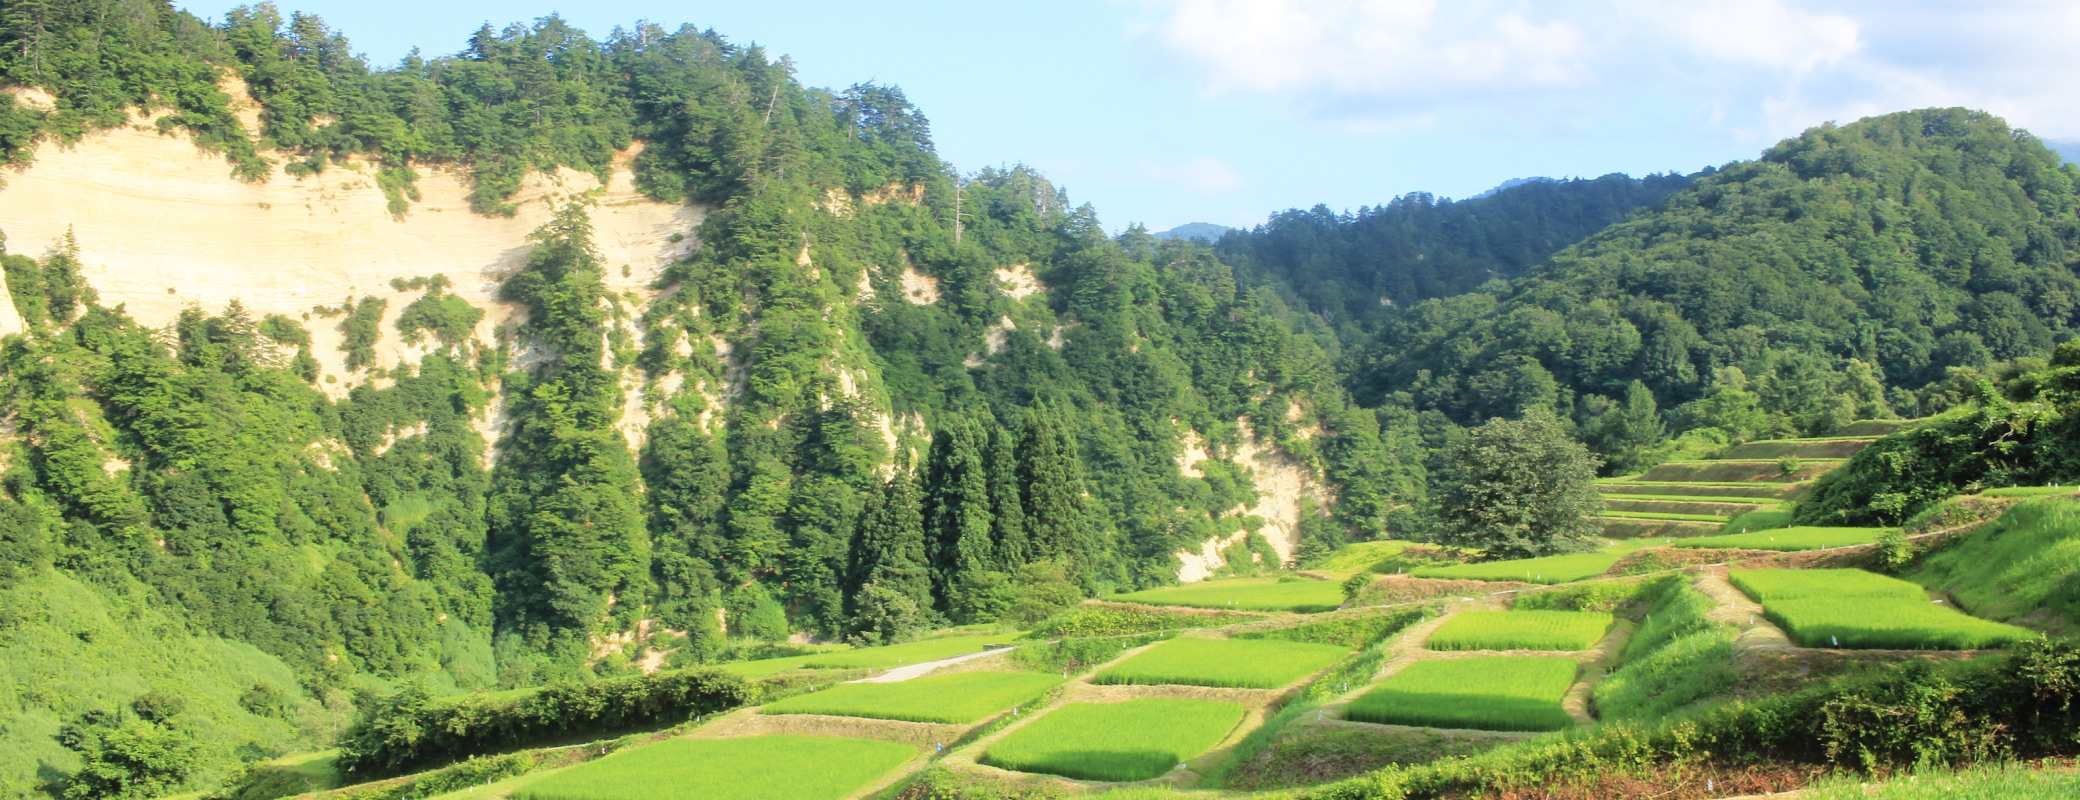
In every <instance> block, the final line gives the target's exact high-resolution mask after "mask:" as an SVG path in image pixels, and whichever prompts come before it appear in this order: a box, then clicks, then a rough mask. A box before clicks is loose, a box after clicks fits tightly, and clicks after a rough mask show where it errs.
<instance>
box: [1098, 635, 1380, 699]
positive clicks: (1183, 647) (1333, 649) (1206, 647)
mask: <svg viewBox="0 0 2080 800" xmlns="http://www.w3.org/2000/svg"><path fill="white" fill-rule="evenodd" d="M1349 654H1350V649H1349V648H1346V647H1340V646H1337V645H1326V644H1309V643H1306V642H1288V641H1281V640H1277V639H1175V640H1172V641H1169V642H1165V643H1163V644H1159V645H1156V646H1155V647H1152V648H1149V649H1148V650H1147V651H1145V652H1142V653H1139V654H1136V655H1135V656H1134V657H1132V658H1129V659H1127V660H1126V661H1123V662H1121V663H1119V664H1118V665H1116V666H1114V667H1112V668H1111V669H1108V670H1105V671H1104V672H1100V673H1098V674H1097V676H1096V677H1094V678H1092V679H1091V682H1092V683H1098V684H1138V685H1143V686H1152V685H1161V684H1174V685H1184V686H1218V687H1226V688H1241V689H1276V688H1278V687H1280V686H1284V685H1286V684H1289V683H1292V682H1293V681H1297V680H1299V679H1301V678H1304V677H1306V676H1308V675H1312V674H1314V673H1316V672H1319V671H1321V670H1322V669H1323V668H1326V667H1328V666H1329V665H1330V664H1333V663H1336V661H1337V660H1338V659H1341V658H1343V657H1344V656H1346V655H1349Z"/></svg>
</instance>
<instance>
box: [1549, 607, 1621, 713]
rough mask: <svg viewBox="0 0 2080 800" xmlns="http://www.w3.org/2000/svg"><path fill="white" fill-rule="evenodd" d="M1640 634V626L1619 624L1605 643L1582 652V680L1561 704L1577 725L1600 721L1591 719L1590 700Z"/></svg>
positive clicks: (1571, 689)
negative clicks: (1598, 685)
mask: <svg viewBox="0 0 2080 800" xmlns="http://www.w3.org/2000/svg"><path fill="white" fill-rule="evenodd" d="M1638 632H1639V626H1638V625H1635V624H1633V622H1632V621H1631V620H1626V619H1621V620H1618V621H1617V622H1616V623H1615V624H1613V625H1611V630H1610V633H1607V634H1604V636H1603V640H1602V641H1599V642H1597V643H1596V646H1595V647H1592V648H1589V649H1588V650H1584V651H1582V653H1581V656H1582V672H1581V677H1580V678H1579V679H1577V680H1575V682H1574V685H1573V686H1569V687H1567V695H1566V696H1565V697H1563V698H1561V700H1560V707H1561V708H1564V709H1567V715H1568V716H1570V717H1574V721H1575V724H1578V725H1581V726H1583V727H1588V726H1590V725H1594V724H1596V718H1595V717H1592V716H1590V715H1589V697H1590V696H1591V695H1593V694H1595V692H1596V684H1597V683H1599V682H1601V681H1602V680H1603V679H1604V677H1605V676H1608V675H1610V674H1611V670H1612V669H1615V668H1616V667H1617V666H1618V656H1619V655H1621V654H1623V653H1624V652H1625V645H1626V644H1627V643H1630V642H1631V641H1632V635H1633V634H1635V633H1638ZM1548 655H1551V654H1548Z"/></svg>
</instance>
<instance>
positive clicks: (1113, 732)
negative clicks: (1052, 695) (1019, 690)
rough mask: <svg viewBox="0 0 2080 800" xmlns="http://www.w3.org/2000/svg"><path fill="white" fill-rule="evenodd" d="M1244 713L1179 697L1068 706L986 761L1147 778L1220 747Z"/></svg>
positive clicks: (1071, 774) (1010, 738)
mask: <svg viewBox="0 0 2080 800" xmlns="http://www.w3.org/2000/svg"><path fill="white" fill-rule="evenodd" d="M1242 715H1243V708H1242V705H1241V704H1240V703H1215V702H1208V701H1205V700H1180V699H1173V698H1143V699H1139V700H1128V701H1126V702H1124V703H1102V704H1078V705H1069V706H1063V707H1060V708H1057V709H1055V710H1054V711H1052V712H1049V713H1048V714H1047V715H1046V716H1043V717H1041V718H1039V719H1037V720H1034V721H1033V722H1031V723H1029V724H1027V725H1026V726H1025V727H1023V728H1019V729H1018V730H1015V731H1012V732H1011V733H1010V734H1009V735H1007V736H1005V737H1004V738H1003V739H1002V740H1000V741H998V742H997V743H996V744H995V745H992V746H991V747H990V748H989V751H988V752H986V753H984V754H983V757H982V763H985V764H988V765H990V766H994V767H1001V768H1004V769H1009V770H1016V771H1018V772H1039V773H1046V774H1050V775H1061V776H1063V777H1068V778H1076V779H1078V780H1092V781H1142V780H1148V779H1149V778H1155V777H1160V776H1162V775H1163V774H1164V773H1167V772H1169V771H1170V770H1172V769H1174V768H1176V766H1177V765H1178V764H1182V763H1184V762H1186V761H1189V760H1191V759H1192V758H1193V757H1195V756H1197V755H1199V754H1201V753H1204V752H1206V751H1207V750H1209V749H1211V748H1212V747H1213V746H1214V745H1216V744H1219V743H1220V741H1221V739H1223V738H1225V737H1226V736H1227V735H1228V731H1230V730H1233V729H1234V728H1235V725H1236V724H1237V723H1239V722H1241V721H1242Z"/></svg>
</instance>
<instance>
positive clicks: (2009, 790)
mask: <svg viewBox="0 0 2080 800" xmlns="http://www.w3.org/2000/svg"><path fill="white" fill-rule="evenodd" d="M1803 797H1804V798H1805V800H2008V799H2009V798H2015V797H2041V798H2048V797H2080V771H2075V770H2074V769H2073V768H2072V767H2065V768H2062V769H2045V770H2033V769H2030V768H2028V767H2027V766H2024V765H2016V764H1991V765H1986V766H1981V767H1975V768H1972V769H1967V770H1959V771H1955V772H1953V771H1950V770H1944V769H1936V770H1928V771H1924V772H1920V773H1917V774H1913V775H1898V776H1894V777H1892V778H1890V779H1887V780H1885V781H1883V782H1880V783H1876V784H1872V783H1869V782H1868V781H1867V779H1865V778H1863V777H1862V776H1860V775H1843V776H1836V777H1830V778H1824V779H1822V780H1819V781H1815V782H1814V783H1813V785H1812V787H1811V788H1808V789H1807V790H1806V791H1805V794H1804V795H1803Z"/></svg>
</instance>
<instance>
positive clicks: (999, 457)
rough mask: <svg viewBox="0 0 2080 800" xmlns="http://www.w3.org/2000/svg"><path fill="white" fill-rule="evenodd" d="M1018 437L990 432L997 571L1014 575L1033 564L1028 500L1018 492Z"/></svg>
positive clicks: (994, 428)
mask: <svg viewBox="0 0 2080 800" xmlns="http://www.w3.org/2000/svg"><path fill="white" fill-rule="evenodd" d="M1016 437H1017V434H1015V433H1012V431H1011V429H1010V428H1008V427H1006V426H1004V425H991V426H990V428H989V503H990V512H991V517H990V526H991V529H992V530H991V537H990V538H992V539H993V540H995V542H996V547H995V551H996V557H997V569H998V570H1000V571H1003V572H1005V573H1012V574H1015V573H1017V572H1018V569H1019V568H1020V567H1023V566H1025V565H1026V562H1027V561H1029V560H1031V552H1032V548H1031V546H1030V544H1029V543H1028V541H1027V539H1026V509H1025V500H1024V498H1022V497H1021V496H1020V493H1019V491H1018V486H1019V484H1018V447H1017V443H1016Z"/></svg>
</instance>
